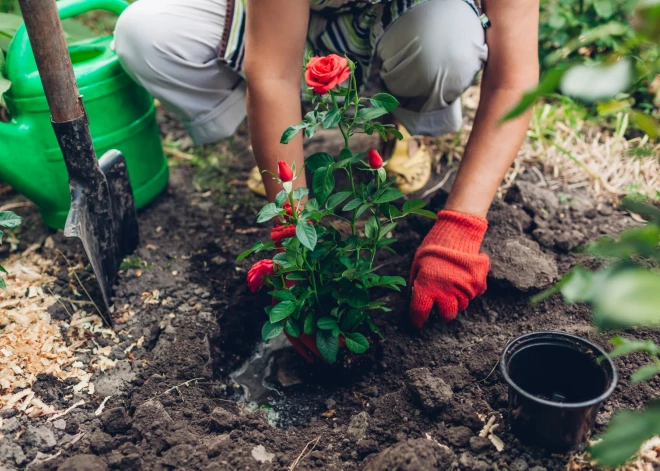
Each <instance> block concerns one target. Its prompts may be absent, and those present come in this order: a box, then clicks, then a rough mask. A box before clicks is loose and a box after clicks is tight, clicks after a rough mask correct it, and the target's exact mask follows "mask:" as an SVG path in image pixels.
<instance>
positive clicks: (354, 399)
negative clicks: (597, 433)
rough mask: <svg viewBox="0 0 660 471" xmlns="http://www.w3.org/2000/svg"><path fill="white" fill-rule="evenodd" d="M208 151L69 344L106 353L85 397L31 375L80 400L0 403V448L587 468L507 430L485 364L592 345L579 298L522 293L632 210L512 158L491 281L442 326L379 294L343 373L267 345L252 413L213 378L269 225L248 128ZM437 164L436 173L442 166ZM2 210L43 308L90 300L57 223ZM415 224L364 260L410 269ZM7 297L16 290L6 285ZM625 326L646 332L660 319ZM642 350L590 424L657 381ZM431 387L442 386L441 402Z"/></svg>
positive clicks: (244, 347)
mask: <svg viewBox="0 0 660 471" xmlns="http://www.w3.org/2000/svg"><path fill="white" fill-rule="evenodd" d="M161 126H162V128H163V129H165V130H167V132H168V133H169V137H170V138H178V137H181V133H180V131H178V130H177V129H176V128H171V123H170V121H169V120H168V118H166V117H161ZM337 137H338V136H336V135H335V134H333V133H320V135H319V136H318V137H317V138H315V139H314V140H313V141H311V142H310V143H309V144H308V149H307V151H308V153H311V152H313V151H318V150H320V149H323V150H327V151H329V152H330V153H333V154H336V153H337V149H336V148H337V147H338V146H339V143H340V142H341V141H340V140H338V139H337ZM368 144H369V143H368V142H364V145H368ZM221 149H222V148H221V147H215V148H213V149H212V151H213V152H219V150H221ZM312 149H313V150H312ZM224 150H225V151H226V153H225V154H224V155H222V156H221V157H220V165H219V167H218V168H217V169H215V171H216V174H215V177H216V178H217V180H216V181H215V183H214V185H215V186H214V188H213V189H208V188H207V187H206V186H205V185H201V184H200V183H199V182H200V169H198V168H195V167H194V166H191V165H190V162H187V159H188V157H189V154H185V153H181V152H180V151H177V152H178V154H177V155H178V159H174V160H176V165H173V166H172V168H171V172H172V175H171V179H170V185H169V187H168V190H167V191H166V193H165V194H163V195H162V196H161V197H159V198H158V200H157V201H156V202H155V203H154V204H152V205H151V206H150V207H149V208H147V209H146V210H144V211H142V212H141V213H140V230H141V243H140V247H139V249H138V251H137V253H136V256H135V257H132V258H130V259H129V260H127V261H126V262H125V265H124V270H123V271H122V274H121V277H120V280H119V284H118V289H117V296H116V300H115V312H114V313H113V317H114V318H115V321H116V322H117V324H116V331H117V337H116V338H114V339H113V338H103V336H102V335H101V334H95V333H94V332H93V331H91V330H90V333H89V334H87V335H86V337H85V338H86V341H87V344H88V345H87V346H86V347H87V348H88V349H89V351H84V349H83V350H81V351H80V352H79V353H78V355H79V356H80V357H83V360H85V361H89V358H90V357H91V355H93V354H94V352H95V350H94V349H95V348H97V347H99V348H106V347H108V346H110V347H111V348H110V349H109V353H108V355H107V357H108V358H109V360H110V361H111V362H114V367H112V368H110V369H107V371H105V372H103V371H101V370H95V371H94V375H93V377H92V379H91V380H90V381H91V382H92V383H93V384H94V388H92V392H90V390H89V389H87V390H83V391H81V392H80V393H77V392H75V391H74V390H73V389H72V388H73V386H74V385H75V384H77V382H74V381H69V380H65V381H64V382H60V381H58V380H57V379H56V378H55V377H53V376H50V375H40V376H38V377H37V380H36V382H34V384H32V386H31V389H32V391H33V392H34V393H35V395H36V396H37V397H38V398H39V399H40V400H41V401H43V402H44V403H46V404H48V405H50V406H52V407H54V408H55V409H57V410H61V411H64V410H66V409H67V408H69V407H70V406H72V405H73V404H75V403H77V402H79V401H80V400H84V404H81V405H79V406H78V407H76V408H75V409H73V410H71V411H70V412H68V413H67V414H65V415H62V416H61V417H58V418H57V419H56V420H51V421H50V422H48V421H47V420H48V417H49V416H50V417H52V414H51V415H47V416H45V417H41V418H34V419H30V418H27V417H25V416H24V414H22V413H21V412H19V411H16V410H15V409H8V410H4V411H2V412H0V417H2V428H1V429H0V431H1V432H2V433H3V435H4V438H3V439H2V440H1V441H0V463H2V464H3V465H4V466H5V467H8V468H9V469H11V468H13V467H21V468H23V467H25V466H26V465H27V464H28V463H30V462H34V464H33V465H32V466H31V467H30V468H31V469H61V470H92V469H94V470H96V469H106V468H107V469H122V470H131V469H136V470H137V469H162V470H165V469H181V470H183V469H185V470H195V469H200V470H201V469H203V470H209V471H211V470H239V469H241V470H254V469H264V470H266V469H277V470H292V469H298V470H303V469H315V468H325V469H327V470H357V469H368V470H372V471H374V470H383V471H384V470H395V469H399V470H408V471H412V470H427V469H440V470H446V469H464V470H505V469H506V470H511V471H525V470H533V471H542V470H543V469H546V470H561V469H569V470H581V469H584V470H588V469H593V468H592V466H591V465H590V464H589V461H588V458H586V457H585V455H584V454H582V453H574V454H570V455H547V454H545V453H543V452H542V451H540V450H534V449H530V448H526V447H523V446H521V445H520V444H519V442H518V441H517V440H516V439H515V438H514V437H513V436H512V435H511V434H510V433H509V431H508V428H507V421H506V414H505V413H506V408H507V388H506V385H505V383H504V381H503V380H502V378H501V376H500V374H499V371H498V369H497V368H496V365H497V362H498V358H499V354H500V352H501V351H502V349H503V347H504V346H505V345H506V343H507V342H508V341H510V340H511V339H513V338H514V337H515V336H517V335H519V334H522V333H526V332H532V331H538V330H557V331H564V332H568V333H574V334H577V335H580V336H582V337H585V338H587V339H589V340H591V341H593V342H595V343H596V344H598V345H600V346H602V347H604V348H606V349H608V348H609V347H608V339H609V336H610V335H608V334H602V333H597V332H595V331H594V330H593V328H592V324H591V320H590V313H589V311H588V309H586V308H585V307H583V306H578V305H573V306H565V305H564V304H563V302H562V301H561V300H560V299H558V298H556V297H553V298H550V299H549V300H547V301H545V302H543V303H540V304H538V305H532V304H530V302H529V299H530V296H531V294H533V293H535V292H537V291H538V290H539V289H540V288H542V287H544V286H547V285H549V284H550V283H551V282H552V281H553V280H555V279H556V278H557V276H558V275H559V274H560V273H563V272H565V271H566V270H567V269H568V268H569V267H570V266H572V265H573V264H574V263H575V262H576V261H577V260H579V255H576V254H574V253H573V252H572V250H573V249H574V248H575V247H576V246H578V245H579V244H582V243H584V242H586V241H588V240H592V239H594V238H596V237H598V236H600V235H603V234H615V233H617V232H619V231H620V230H621V229H622V228H624V227H628V226H630V225H631V224H634V223H635V222H634V221H633V220H632V219H631V218H630V216H629V215H627V214H624V213H622V212H620V211H618V210H616V209H615V208H613V207H612V206H611V205H610V204H609V203H606V202H598V201H595V200H593V199H591V197H589V196H588V195H587V194H586V193H577V192H575V190H573V191H571V190H566V191H564V192H558V191H557V192H551V191H549V190H545V189H544V188H543V186H545V182H544V181H540V180H539V177H538V173H535V172H523V173H522V175H519V176H518V179H517V181H516V182H515V183H514V184H513V186H512V187H511V188H510V189H509V190H508V191H507V193H506V194H505V195H504V197H503V198H502V199H498V200H497V201H496V202H495V204H494V206H493V209H492V211H491V212H490V214H489V216H488V218H489V221H490V228H489V231H488V233H487V236H486V240H485V242H484V250H485V251H486V252H488V253H489V255H490V256H491V260H492V271H491V278H490V279H489V289H488V291H487V292H486V294H485V295H484V296H482V297H481V298H479V299H477V300H475V301H474V302H472V303H471V305H470V306H469V308H468V309H467V311H466V312H463V313H460V314H459V316H458V317H457V319H456V320H455V321H453V322H450V323H448V324H441V323H439V322H438V321H437V320H434V319H432V320H431V321H430V322H429V323H428V324H427V325H425V327H424V328H423V329H422V330H421V331H418V330H416V329H414V328H413V327H411V325H410V323H409V321H408V318H407V298H406V294H405V293H402V294H398V293H397V294H387V296H388V297H389V299H388V303H389V304H390V305H391V306H392V307H393V311H392V312H391V313H383V314H380V315H378V316H377V318H376V323H377V324H378V325H379V327H380V328H381V330H382V331H383V334H384V337H385V340H384V341H383V342H381V343H379V344H377V345H376V346H375V348H374V350H373V353H372V354H371V355H370V356H369V359H368V361H365V362H363V363H362V364H361V365H358V366H359V367H355V368H348V369H346V368H330V367H327V366H324V365H311V366H310V365H307V364H306V363H305V362H304V361H303V360H302V359H301V358H299V357H297V356H296V355H295V354H293V352H292V349H285V350H281V351H278V352H276V353H275V354H274V355H275V360H274V364H275V366H274V369H273V371H272V372H271V373H272V374H271V376H270V380H271V382H273V383H274V387H275V388H276V389H277V390H276V391H274V392H272V394H271V395H270V397H269V398H268V399H265V400H264V401H262V402H265V405H266V406H267V407H262V408H260V409H257V410H256V411H251V410H250V409H249V408H248V407H246V404H245V403H244V400H243V398H244V390H243V388H242V387H241V386H240V385H239V384H237V383H236V381H235V380H234V379H232V377H230V374H231V373H233V372H235V371H236V370H238V369H240V367H241V366H242V365H243V364H244V362H245V361H246V360H248V359H249V358H251V357H252V355H253V354H254V352H255V350H256V348H257V346H258V345H259V343H260V330H261V325H262V323H263V321H264V318H265V315H264V312H263V307H264V306H265V305H266V304H267V303H269V302H270V299H269V296H268V295H266V294H260V295H258V296H255V295H253V294H252V293H251V292H250V291H249V289H248V287H247V284H246V273H247V269H248V268H249V266H250V262H249V261H243V262H241V263H236V262H235V260H236V257H237V255H238V254H240V253H241V252H243V251H244V250H245V249H246V248H248V247H250V246H252V245H253V244H254V243H255V242H256V241H257V240H265V239H267V237H268V232H269V226H267V225H259V226H257V225H256V224H255V219H256V212H257V210H256V208H257V207H258V206H259V201H257V200H256V199H255V197H253V196H252V195H250V194H249V192H248V190H247V188H246V187H245V186H244V185H243V184H242V181H243V180H244V178H245V177H246V176H247V174H248V172H249V169H250V167H251V165H252V164H253V159H252V157H251V155H250V151H249V145H248V140H247V136H246V135H245V134H244V133H241V132H239V133H238V134H237V136H236V137H235V138H234V140H233V143H232V144H231V145H229V144H227V146H226V148H225V149H224ZM177 152H175V153H177ZM216 157H217V155H216ZM439 170H440V171H439V173H437V174H436V175H434V179H435V183H438V182H441V181H442V179H443V176H444V169H442V168H440V169H439ZM208 171H209V169H208V168H207V169H204V170H203V172H208ZM449 184H450V182H447V183H446V184H445V185H444V186H443V188H444V189H446V188H447V187H448V186H449ZM433 185H434V182H431V183H430V184H429V186H428V187H431V186H433ZM444 189H441V190H439V191H438V192H437V193H436V195H435V196H433V197H432V200H431V204H430V206H431V207H432V208H434V209H439V207H440V205H441V204H442V201H443V196H444V195H446V193H445V190H444ZM16 211H17V212H20V213H21V214H22V215H24V216H26V218H27V219H26V222H25V224H24V225H23V226H22V229H21V232H20V243H19V252H20V250H21V249H25V248H27V247H29V246H31V245H32V244H35V243H36V244H39V246H38V249H36V252H37V253H38V254H39V255H40V256H41V257H42V258H44V259H46V260H53V261H54V263H53V264H52V266H50V267H48V269H47V271H48V273H49V275H50V276H53V277H54V280H53V281H49V282H48V283H47V284H46V285H45V286H44V288H48V290H52V293H53V296H55V297H56V298H58V300H59V301H61V302H57V303H54V304H52V305H51V306H50V308H49V312H50V314H51V316H52V319H53V322H59V323H60V325H61V326H62V328H63V329H67V326H68V325H69V322H70V319H69V316H70V315H72V314H74V315H77V316H80V315H81V314H80V312H78V313H73V310H74V306H75V307H77V308H78V309H79V310H84V311H86V312H87V313H89V314H90V315H91V314H93V312H94V307H93V305H91V304H90V303H89V299H88V298H87V296H86V295H85V292H84V290H82V289H81V286H80V285H84V286H85V287H86V289H87V290H89V291H90V294H91V297H92V298H94V297H95V296H96V295H95V292H94V289H95V285H94V280H92V279H90V276H91V275H90V272H89V271H88V270H87V269H84V268H80V267H79V268H76V265H77V264H78V263H79V262H81V261H83V262H84V260H85V259H84V256H83V255H82V250H81V249H80V248H79V247H77V246H76V245H75V244H73V243H72V242H70V241H67V240H65V239H64V238H63V237H62V235H61V233H57V234H48V233H46V231H45V229H43V226H42V225H41V223H40V220H39V218H38V213H37V211H36V209H34V208H27V209H26V208H21V209H17V210H16ZM431 223H432V221H431V222H429V221H427V220H424V219H422V218H411V219H409V220H407V222H405V223H402V224H401V225H400V226H399V227H397V229H396V237H397V238H398V239H399V241H398V242H397V243H396V244H395V245H394V248H395V249H396V250H397V252H398V255H397V256H393V257H391V258H387V259H383V260H382V261H381V265H382V268H381V273H382V274H391V275H400V276H404V277H407V271H408V269H409V267H410V265H411V263H412V257H413V254H414V251H415V248H416V247H417V246H418V244H419V243H420V242H421V240H422V238H423V236H424V234H425V233H426V232H427V231H428V229H429V228H430V224H431ZM58 251H62V252H63V253H64V255H66V258H67V259H68V262H67V260H66V259H65V258H64V257H62V256H60V255H58ZM18 256H19V257H20V254H19V255H18ZM71 267H73V268H71ZM7 268H9V266H8V267H7ZM76 276H77V277H78V278H79V279H80V283H79V282H78V281H77V278H76ZM9 283H11V278H9ZM48 290H46V292H48ZM383 295H385V293H383ZM3 296H7V295H3ZM9 296H14V297H18V298H21V297H22V296H23V293H18V292H16V291H11V286H10V294H9ZM0 299H2V298H1V297H0ZM67 300H68V301H67ZM71 300H73V302H71ZM432 317H433V316H432ZM635 336H636V337H637V338H645V337H646V336H650V337H651V338H654V339H655V340H656V342H657V341H660V335H658V334H657V333H651V332H637V333H636V335H635ZM643 361H645V360H644V359H643V357H641V356H639V357H638V356H634V355H633V356H630V357H626V358H625V359H617V360H616V364H617V367H618V368H619V372H620V378H621V379H620V383H619V386H618V388H617V389H616V391H615V393H614V394H613V395H612V396H611V397H610V398H609V399H608V400H607V402H606V403H605V404H604V406H603V408H602V409H601V412H600V414H599V415H598V419H597V424H598V425H597V430H602V429H603V427H604V425H605V424H607V423H608V421H609V418H610V416H611V414H612V413H613V412H614V411H616V410H617V409H619V408H621V407H628V408H637V407H640V406H641V405H642V404H644V403H645V402H646V401H648V400H649V399H650V398H652V397H655V396H657V388H658V386H660V384H659V383H658V379H655V380H652V381H650V382H647V383H643V384H639V385H636V386H630V385H629V381H628V377H629V375H630V373H631V372H633V371H634V370H635V369H636V368H637V367H638V366H639V365H640V364H641V363H642V362H643ZM89 368H90V370H91V369H92V367H91V366H90V367H89ZM443 383H446V384H447V385H449V387H450V388H451V391H452V392H451V398H450V400H449V401H447V394H448V393H447V390H446V388H444V387H443ZM12 392H18V391H12ZM107 396H109V399H107V400H105V401H104V398H105V397H107ZM487 424H489V427H487V428H486V429H485V426H486V425H487ZM495 424H497V425H499V427H496V428H493V425H495ZM392 447H393V448H392ZM654 456H655V451H654V450H650V451H648V452H647V453H646V458H645V459H644V460H641V461H640V462H639V465H640V466H646V468H639V469H653V465H652V464H651V462H652V461H653V458H654ZM655 466H658V464H655Z"/></svg>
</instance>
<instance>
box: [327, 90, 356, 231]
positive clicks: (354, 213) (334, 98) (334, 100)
mask: <svg viewBox="0 0 660 471" xmlns="http://www.w3.org/2000/svg"><path fill="white" fill-rule="evenodd" d="M348 90H349V92H350V88H349V89H348ZM330 96H331V97H332V103H334V105H335V108H337V109H340V107H339V104H338V103H337V97H335V94H334V93H333V92H332V91H331V92H330ZM344 111H345V107H344ZM342 118H343V113H342ZM339 130H340V131H341V135H342V136H344V146H345V147H346V149H348V150H350V148H349V147H348V134H347V133H346V132H344V127H343V126H342V124H341V121H339ZM348 131H349V132H350V126H349V128H348ZM348 179H349V180H350V181H351V191H352V192H353V198H357V195H356V193H355V181H354V180H353V165H352V164H349V165H348ZM356 215H357V208H356V209H354V210H353V218H352V220H351V233H352V234H353V235H355V234H356V232H355V219H356Z"/></svg>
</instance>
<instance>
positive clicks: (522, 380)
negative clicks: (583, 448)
mask: <svg viewBox="0 0 660 471" xmlns="http://www.w3.org/2000/svg"><path fill="white" fill-rule="evenodd" d="M604 356H605V352H604V351H603V350H601V349H600V348H599V347H597V346H596V345H594V344H592V343H590V342H587V341H586V340H584V339H582V338H580V337H576V336H574V335H569V334H564V333H561V332H534V333H531V334H526V335H523V336H521V337H518V338H516V339H514V340H513V341H511V342H510V343H509V344H508V345H507V346H506V347H505V348H504V352H502V358H501V360H500V369H501V371H502V375H503V376H504V379H505V380H506V381H507V383H509V421H510V424H511V429H512V431H513V433H514V434H515V435H516V436H517V437H518V438H519V439H520V440H521V441H523V442H524V443H527V444H529V445H538V446H541V447H543V448H546V449H548V450H550V451H554V452H563V451H568V450H571V449H574V448H576V447H578V446H579V445H580V444H582V443H584V442H586V441H587V440H588V439H589V437H590V436H591V432H592V430H593V426H594V422H595V420H596V415H597V414H598V409H599V408H600V405H601V403H602V402H603V401H604V400H605V399H607V397H608V396H609V395H610V394H612V391H614V388H615V387H616V383H617V372H616V368H615V367H614V363H612V360H610V359H609V358H606V357H605V358H603V357H604ZM599 359H600V360H599Z"/></svg>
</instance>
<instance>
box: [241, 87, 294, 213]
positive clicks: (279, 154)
mask: <svg viewBox="0 0 660 471" xmlns="http://www.w3.org/2000/svg"><path fill="white" fill-rule="evenodd" d="M300 109H301V107H300V86H299V84H296V83H287V82H284V83H282V82H280V81H278V80H269V79H264V80H259V79H256V80H252V81H250V80H249V81H248V92H247V114H248V127H249V130H250V140H251V142H252V149H253V152H254V156H255V158H256V160H257V165H259V169H260V170H261V171H264V170H269V171H271V172H274V173H275V174H277V161H278V160H284V161H285V162H287V163H288V164H289V165H293V163H295V164H296V171H299V170H300V169H302V166H303V163H304V158H303V147H302V135H299V136H297V137H296V138H295V139H294V140H293V141H291V142H290V143H289V144H286V145H284V144H280V138H281V137H282V133H283V132H284V130H285V129H286V128H287V127H288V126H290V125H292V124H296V123H299V122H300V121H301V119H302V117H301V111H300ZM263 180H264V185H265V186H266V194H267V196H268V199H269V200H271V201H273V200H274V199H275V195H277V193H278V192H279V191H281V190H282V187H281V185H278V184H277V182H276V181H275V180H273V179H272V178H271V176H270V175H269V174H267V173H265V174H263ZM299 186H305V174H304V172H303V173H302V174H301V177H300V178H299V179H297V180H296V181H295V182H294V187H299Z"/></svg>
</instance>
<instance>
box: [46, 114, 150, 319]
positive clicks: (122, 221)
mask: <svg viewBox="0 0 660 471" xmlns="http://www.w3.org/2000/svg"><path fill="white" fill-rule="evenodd" d="M52 124H53V130H54V131H55V136H56V137H57V140H58V143H59V145H60V149H61V150H62V156H63V157H64V163H65V164H66V168H67V172H68V173H69V188H70V190H71V209H70V210H69V216H68V218H67V221H66V224H65V226H64V235H65V237H75V238H78V239H80V241H81V242H82V245H83V247H84V248H85V252H86V253H87V257H88V258H89V262H90V264H91V265H92V269H93V270H94V274H95V275H96V278H97V280H98V283H99V286H100V288H101V294H102V295H103V302H104V303H105V307H106V309H108V310H109V309H110V306H111V305H112V303H111V298H112V295H113V285H114V283H115V281H116V279H117V272H118V271H119V266H120V264H121V262H122V260H123V259H124V257H126V255H128V254H130V253H131V252H133V251H134V250H135V249H136V248H137V245H138V242H139V236H138V222H137V214H136V211H135V201H134V200H133V191H132V189H131V184H130V181H129V179H128V170H127V168H126V161H125V159H124V156H123V155H122V154H121V152H119V151H116V150H111V151H108V152H106V153H105V154H104V155H103V156H102V157H101V158H100V159H99V160H97V159H96V152H95V151H94V145H93V144H92V136H91V135H90V133H89V125H88V121H87V115H86V114H83V115H82V116H81V117H80V118H77V119H74V120H72V121H66V122H62V123H57V122H53V123H52Z"/></svg>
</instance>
